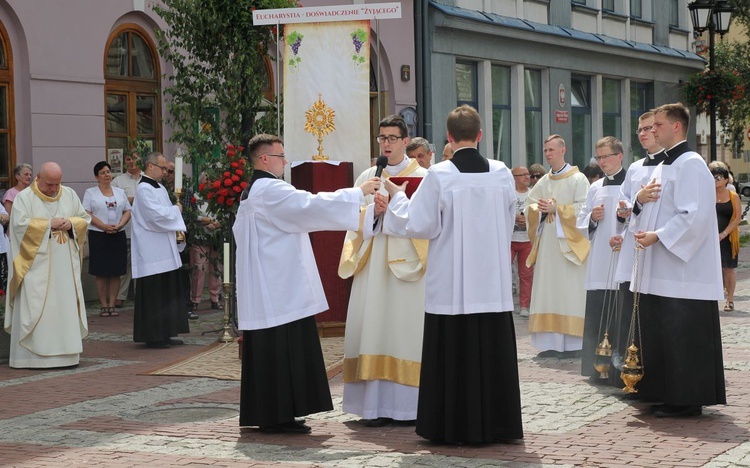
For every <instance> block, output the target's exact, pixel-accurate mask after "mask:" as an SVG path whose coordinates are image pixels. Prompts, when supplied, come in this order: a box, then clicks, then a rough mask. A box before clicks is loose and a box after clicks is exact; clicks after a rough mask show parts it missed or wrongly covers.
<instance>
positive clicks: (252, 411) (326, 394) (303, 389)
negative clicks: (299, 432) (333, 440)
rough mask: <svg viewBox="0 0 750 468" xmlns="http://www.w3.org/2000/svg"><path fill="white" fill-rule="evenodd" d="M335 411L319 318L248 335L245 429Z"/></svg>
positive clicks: (243, 395)
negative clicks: (319, 330) (318, 325)
mask: <svg viewBox="0 0 750 468" xmlns="http://www.w3.org/2000/svg"><path fill="white" fill-rule="evenodd" d="M332 409H333V403H332V401H331V390H330V389H329V388H328V377H327V375H326V368H325V362H324V361H323V351H322V350H321V348H320V338H318V329H317V326H316V324H315V317H306V318H303V319H300V320H296V321H294V322H291V323H287V324H284V325H279V326H276V327H272V328H266V329H263V330H251V331H247V330H246V331H244V333H243V342H242V385H241V389H240V426H271V425H275V424H283V423H287V422H291V421H293V420H294V418H295V417H298V416H305V415H308V414H313V413H320V412H321V411H330V410H332Z"/></svg>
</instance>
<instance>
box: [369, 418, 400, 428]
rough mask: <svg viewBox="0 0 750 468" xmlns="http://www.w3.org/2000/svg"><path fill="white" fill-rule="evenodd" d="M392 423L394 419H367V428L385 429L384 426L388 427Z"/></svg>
mask: <svg viewBox="0 0 750 468" xmlns="http://www.w3.org/2000/svg"><path fill="white" fill-rule="evenodd" d="M392 422H393V419H391V418H375V419H365V426H367V427H383V426H387V425H388V424H390V423H392Z"/></svg>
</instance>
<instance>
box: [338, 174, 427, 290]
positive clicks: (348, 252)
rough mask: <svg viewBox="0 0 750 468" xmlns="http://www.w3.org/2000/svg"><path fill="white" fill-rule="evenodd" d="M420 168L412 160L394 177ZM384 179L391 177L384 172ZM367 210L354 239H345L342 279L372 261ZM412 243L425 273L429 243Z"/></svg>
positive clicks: (362, 209) (402, 175)
mask: <svg viewBox="0 0 750 468" xmlns="http://www.w3.org/2000/svg"><path fill="white" fill-rule="evenodd" d="M420 167H421V166H420V165H419V163H418V162H417V160H416V159H412V160H410V161H409V164H407V165H406V167H405V168H404V170H402V171H401V172H399V173H398V175H395V176H393V177H406V176H408V175H409V174H411V173H413V172H414V171H416V170H418V169H419V168H420ZM382 177H383V178H384V179H389V178H390V177H391V176H390V175H388V173H387V172H383V174H382ZM366 210H367V206H363V207H362V208H361V210H360V215H359V229H358V230H357V231H356V233H354V234H355V235H354V237H353V238H352V237H351V234H349V233H347V237H348V239H347V238H345V239H344V246H343V247H342V249H341V258H340V259H339V268H338V274H339V277H341V278H344V279H346V278H350V277H352V276H354V275H356V274H357V273H359V272H360V271H362V268H364V267H365V265H367V261H368V260H369V259H370V252H371V251H372V238H370V239H367V240H366V241H365V239H364V237H363V236H362V231H363V226H364V219H365V213H366ZM349 232H353V231H349ZM365 242H368V245H367V247H366V250H365V251H364V252H363V253H362V255H361V256H357V254H358V253H359V251H360V250H361V249H362V245H363V244H364V243H365ZM411 242H412V244H413V245H414V249H415V250H416V252H417V255H418V256H419V260H420V262H422V271H423V272H424V269H425V267H426V266H427V249H428V247H429V241H428V240H425V239H411Z"/></svg>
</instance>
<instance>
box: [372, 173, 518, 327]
mask: <svg viewBox="0 0 750 468" xmlns="http://www.w3.org/2000/svg"><path fill="white" fill-rule="evenodd" d="M489 165H490V170H489V172H482V173H466V172H465V173H461V172H459V170H458V169H457V168H456V166H455V165H454V164H452V163H451V162H450V161H445V162H442V163H438V164H436V165H434V166H431V167H430V170H429V171H428V172H427V175H426V176H425V177H424V179H423V180H422V183H421V184H420V185H419V188H418V189H417V193H415V194H414V195H413V196H412V199H411V201H410V200H408V199H407V198H406V195H405V194H403V193H397V194H396V195H395V196H394V198H393V200H391V202H390V204H389V205H388V212H387V213H386V215H385V218H384V223H383V231H384V232H385V233H387V234H392V235H398V236H403V237H415V238H421V239H429V240H430V247H429V250H428V257H427V259H428V260H427V273H426V279H425V284H426V292H425V311H427V312H428V313H430V314H439V315H461V314H474V313H484V312H502V311H512V310H513V291H512V283H513V282H512V278H511V261H510V240H511V235H512V234H513V226H514V224H515V218H516V193H515V183H514V182H513V175H512V174H511V172H510V170H509V169H508V168H507V167H506V166H505V164H503V163H502V162H500V161H493V160H489ZM487 200H493V202H492V210H493V213H492V215H491V216H488V214H487V213H486V212H485V211H484V210H485V209H486V207H487ZM446 213H447V214H449V217H443V215H444V214H446ZM482 220H493V221H496V222H482ZM462 234H465V235H466V237H467V238H470V239H482V238H486V239H492V242H488V243H487V244H481V245H477V244H466V243H464V242H462V240H461V239H460V238H456V235H462ZM457 247H459V248H458V250H457V249H456V248H457ZM490 284H491V286H490Z"/></svg>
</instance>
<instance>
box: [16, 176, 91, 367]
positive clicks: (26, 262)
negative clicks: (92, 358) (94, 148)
mask: <svg viewBox="0 0 750 468" xmlns="http://www.w3.org/2000/svg"><path fill="white" fill-rule="evenodd" d="M53 218H65V219H67V220H69V221H70V223H71V225H72V229H71V230H69V231H61V230H52V229H51V220H52V219H53ZM90 221H91V217H90V216H89V214H88V213H86V211H85V210H84V209H83V205H82V204H81V201H80V199H79V198H78V195H76V193H75V192H74V191H73V190H72V189H70V188H68V187H64V186H62V185H61V186H60V188H59V190H58V192H57V194H56V195H55V196H52V197H50V196H47V195H45V194H44V193H42V192H41V191H40V190H39V189H38V187H37V184H36V181H34V182H33V183H32V185H31V186H30V188H29V189H28V190H23V191H21V192H19V194H18V195H17V196H16V199H15V200H14V202H13V211H12V213H11V219H10V225H9V228H8V232H9V234H10V248H9V251H8V278H9V280H8V294H7V299H6V314H5V324H4V326H5V330H6V331H8V332H9V333H10V335H11V350H10V366H11V367H16V368H18V367H24V368H49V367H62V366H71V365H75V364H78V361H79V354H80V353H81V351H82V350H83V347H82V344H81V340H82V339H83V338H84V337H85V336H86V335H87V334H88V325H87V321H86V305H85V302H84V298H83V289H82V288H81V259H82V247H83V243H84V241H85V239H86V230H87V229H88V225H89V222H90Z"/></svg>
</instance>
